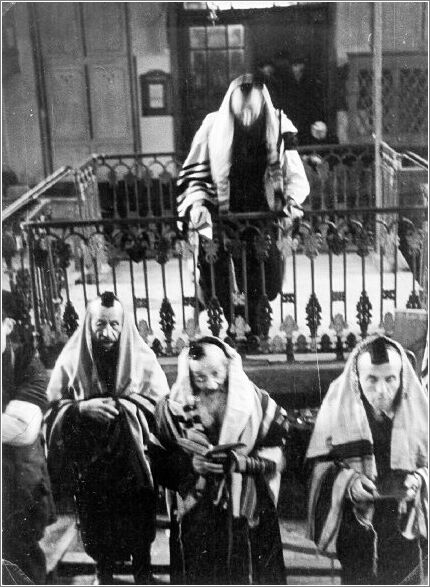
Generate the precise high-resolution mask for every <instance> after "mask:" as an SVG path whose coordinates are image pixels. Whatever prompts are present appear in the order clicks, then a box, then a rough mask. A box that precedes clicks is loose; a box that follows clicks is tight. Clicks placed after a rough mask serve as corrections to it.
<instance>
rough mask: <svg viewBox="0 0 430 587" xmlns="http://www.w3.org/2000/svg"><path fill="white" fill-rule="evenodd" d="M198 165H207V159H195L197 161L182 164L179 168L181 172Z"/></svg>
mask: <svg viewBox="0 0 430 587" xmlns="http://www.w3.org/2000/svg"><path fill="white" fill-rule="evenodd" d="M198 165H207V166H209V159H205V160H204V161H197V163H189V164H188V165H184V166H183V167H182V169H181V173H182V172H183V171H186V170H188V169H192V168H193V167H197V166H198Z"/></svg>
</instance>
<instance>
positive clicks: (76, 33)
mask: <svg viewBox="0 0 430 587" xmlns="http://www.w3.org/2000/svg"><path fill="white" fill-rule="evenodd" d="M37 12H38V22H39V27H40V37H41V41H42V48H43V53H44V55H45V58H48V59H50V58H51V57H54V56H55V57H56V58H57V59H58V58H61V57H63V58H75V57H78V56H82V55H83V46H82V34H81V25H80V16H79V4H78V3H77V2H41V3H39V4H37Z"/></svg>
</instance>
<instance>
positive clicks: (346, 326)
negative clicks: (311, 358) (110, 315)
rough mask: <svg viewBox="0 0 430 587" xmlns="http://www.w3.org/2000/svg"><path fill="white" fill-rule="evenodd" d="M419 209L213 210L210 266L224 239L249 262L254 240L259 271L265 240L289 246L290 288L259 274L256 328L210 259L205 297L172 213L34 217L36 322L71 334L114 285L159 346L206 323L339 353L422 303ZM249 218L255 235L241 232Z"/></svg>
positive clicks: (47, 330)
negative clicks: (292, 216) (404, 258)
mask: <svg viewBox="0 0 430 587" xmlns="http://www.w3.org/2000/svg"><path fill="white" fill-rule="evenodd" d="M411 211H413V212H414V213H418V212H419V213H421V214H422V217H423V219H424V218H425V214H426V208H425V207H413V208H407V209H406V208H405V209H398V208H388V209H375V208H372V207H366V208H365V207H362V208H359V209H353V210H351V209H345V210H343V209H340V210H333V209H324V210H318V211H317V212H315V211H314V212H313V211H307V212H306V213H305V216H304V218H303V219H301V220H300V221H299V222H296V223H295V224H294V225H290V226H287V225H286V224H285V222H283V220H282V218H281V217H279V216H278V215H276V214H274V213H272V214H235V215H228V216H220V217H218V218H217V219H215V223H214V234H215V235H216V238H215V239H214V240H210V241H209V240H206V241H204V243H203V249H204V254H205V256H206V261H207V262H208V263H209V266H210V267H211V268H213V267H214V265H215V263H216V262H217V259H218V256H219V253H220V251H221V250H222V251H224V252H225V253H226V254H227V256H228V258H229V259H230V261H231V262H232V263H235V262H236V261H237V260H238V259H241V260H242V262H243V263H245V264H246V254H245V253H246V247H254V248H255V252H256V258H257V260H258V261H257V262H258V263H259V266H260V269H261V274H262V275H263V274H264V269H265V264H266V262H267V255H266V252H267V247H268V246H270V244H272V243H275V244H276V247H277V248H278V250H279V251H280V253H281V258H282V268H283V274H284V280H283V287H282V293H281V294H280V295H278V296H277V298H276V299H275V300H274V301H272V302H270V303H269V300H268V297H267V295H266V294H267V292H266V291H265V286H264V279H263V286H262V293H261V299H260V300H258V303H259V308H260V309H261V312H260V313H259V314H258V316H259V323H258V334H250V332H249V324H248V315H249V314H248V310H249V303H250V299H249V295H248V290H247V284H246V283H245V282H244V281H242V282H240V283H238V284H237V287H236V285H235V284H233V283H232V280H231V279H230V277H229V275H228V274H226V275H225V279H224V280H223V282H222V283H220V282H216V280H215V279H214V276H215V272H214V271H211V272H210V273H211V284H210V285H211V292H212V295H211V299H210V300H209V301H208V302H207V303H206V305H205V306H204V305H203V303H202V299H201V296H200V293H199V283H198V278H197V257H196V249H195V248H194V246H193V245H192V244H190V243H189V242H188V241H187V240H185V239H184V235H183V234H182V233H181V232H180V231H179V230H178V227H177V218H176V217H175V216H158V217H152V218H127V219H121V218H120V219H114V218H112V219H99V220H80V221H67V222H65V221H48V222H29V223H26V224H25V225H24V230H25V232H26V234H27V241H28V244H29V252H30V277H31V285H32V292H33V295H32V305H33V311H34V319H35V324H36V329H37V331H38V333H39V334H40V335H41V338H42V341H43V345H44V346H45V348H49V347H50V346H51V347H52V346H54V345H57V344H62V343H64V342H65V341H66V340H67V337H68V336H70V335H71V334H72V333H73V331H74V330H75V329H76V327H77V326H78V324H79V321H81V320H82V319H83V314H84V310H85V306H86V304H87V302H88V300H89V299H91V298H92V297H95V296H96V294H98V293H100V292H101V291H104V290H112V291H114V292H115V293H116V294H117V295H118V296H119V298H120V299H121V301H122V302H123V303H124V305H125V306H126V308H127V309H128V310H129V311H131V312H132V313H133V315H134V319H135V322H136V324H137V326H138V328H139V331H140V333H141V335H142V337H143V338H144V339H145V340H147V341H148V342H149V343H150V344H151V345H152V348H153V349H154V350H155V352H156V353H157V354H158V355H175V354H177V353H178V352H179V351H180V350H181V348H182V347H183V346H184V345H185V344H186V342H187V340H189V339H192V338H193V337H195V336H197V335H198V334H199V333H200V332H202V333H203V332H205V331H206V332H209V331H210V332H212V333H213V334H215V335H220V336H222V337H228V338H229V339H230V341H231V342H232V344H235V345H236V346H237V347H239V348H240V349H241V350H242V351H243V352H245V353H250V354H253V353H264V354H267V353H282V354H284V355H285V357H286V359H287V360H288V361H293V360H294V356H295V354H297V353H306V352H310V351H314V352H315V351H317V352H327V353H332V357H333V359H334V358H335V357H337V358H338V359H342V358H343V357H344V353H345V352H347V351H348V350H349V349H351V348H352V347H353V346H354V345H355V343H356V342H357V340H359V339H360V338H362V337H365V336H367V335H368V334H369V333H370V332H371V331H374V330H383V331H385V332H386V333H388V334H390V333H392V329H393V317H394V310H395V308H401V307H409V308H419V307H422V304H423V302H422V299H421V298H420V294H421V288H420V286H419V285H418V283H417V279H416V278H417V270H416V268H417V267H418V259H419V256H420V254H421V253H422V250H423V246H424V243H425V242H426V235H425V224H424V222H423V224H422V226H420V225H419V224H418V223H412V222H410V221H409V220H408V219H407V217H406V216H407V214H408V213H410V212H411ZM386 219H388V221H386ZM249 227H252V229H253V231H254V237H253V239H252V242H251V241H250V240H249V238H248V237H246V238H245V236H244V235H245V234H247V229H249ZM376 227H378V239H376V238H375V233H376ZM400 228H401V229H402V230H403V233H404V234H405V239H406V243H407V245H408V247H409V249H410V254H411V256H412V258H414V259H415V260H416V263H414V264H413V267H412V271H409V270H407V267H405V266H404V265H403V266H402V263H401V259H399V251H398V233H399V229H400ZM347 248H348V250H350V251H351V253H350V254H348V255H347ZM324 251H326V252H324ZM370 267H372V268H373V269H372V272H371V271H370V269H369V268H370ZM244 273H246V271H244ZM371 274H372V275H373V277H372V279H373V283H375V280H376V286H375V285H374V286H372V287H373V290H372V292H370V291H369V279H370V275H371ZM88 275H91V279H88ZM220 288H227V289H228V292H229V301H230V303H229V305H228V307H224V308H222V307H221V304H220V301H219V293H220Z"/></svg>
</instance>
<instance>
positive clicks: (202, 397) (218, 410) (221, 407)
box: [196, 385, 227, 428]
mask: <svg viewBox="0 0 430 587" xmlns="http://www.w3.org/2000/svg"><path fill="white" fill-rule="evenodd" d="M198 398H199V401H197V403H196V408H197V412H198V414H199V416H200V420H201V422H202V424H203V426H204V427H205V428H211V427H212V426H214V425H219V426H221V424H222V421H223V419H224V414H225V407H226V405H227V388H226V387H225V385H220V386H219V388H218V389H217V391H211V392H210V393H208V392H205V391H204V390H203V391H200V393H199V395H198Z"/></svg>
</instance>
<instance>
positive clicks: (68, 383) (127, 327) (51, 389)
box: [47, 302, 169, 409]
mask: <svg viewBox="0 0 430 587" xmlns="http://www.w3.org/2000/svg"><path fill="white" fill-rule="evenodd" d="M90 304H91V302H90ZM168 390H169V387H168V384H167V379H166V376H165V374H164V372H163V370H162V369H161V367H160V364H159V363H158V361H157V358H156V356H155V354H154V353H153V351H152V350H151V349H150V348H149V347H148V345H147V344H146V343H145V342H144V340H143V339H142V337H141V336H140V334H139V332H138V330H137V328H136V326H135V324H134V322H132V321H131V320H130V317H129V316H128V314H127V313H126V312H124V322H123V326H122V330H121V336H120V340H119V350H118V361H117V365H116V380H115V392H114V395H115V396H118V397H119V396H124V395H129V394H132V393H137V394H139V395H141V396H142V397H143V398H144V400H145V402H146V404H147V407H148V409H153V406H154V405H155V404H156V403H157V401H159V400H160V399H161V398H162V397H163V396H164V395H166V394H167V393H168ZM47 394H48V400H49V401H50V402H55V401H58V400H62V399H71V400H74V401H79V400H83V399H88V398H90V397H94V396H97V395H107V389H106V384H105V382H104V381H103V378H102V377H100V374H99V373H98V371H97V366H96V361H95V358H94V351H93V345H92V341H91V315H90V306H89V309H87V312H86V314H85V319H84V323H83V325H82V326H81V327H80V328H78V330H76V332H75V333H74V334H73V336H72V337H71V338H70V340H69V341H68V342H67V344H66V345H65V347H64V348H63V350H62V351H61V354H60V356H59V357H58V359H57V362H56V363H55V367H54V370H53V372H52V375H51V379H50V382H49V385H48V390H47ZM151 405H152V408H151V407H150V406H151Z"/></svg>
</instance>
